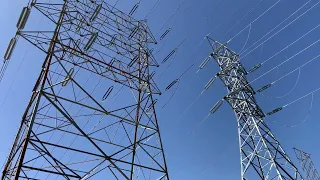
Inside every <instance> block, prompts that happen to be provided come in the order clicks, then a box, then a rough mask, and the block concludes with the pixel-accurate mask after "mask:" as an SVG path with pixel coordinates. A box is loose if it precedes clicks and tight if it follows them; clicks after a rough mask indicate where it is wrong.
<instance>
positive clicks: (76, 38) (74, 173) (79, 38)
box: [2, 0, 169, 180]
mask: <svg viewBox="0 0 320 180" xmlns="http://www.w3.org/2000/svg"><path fill="white" fill-rule="evenodd" d="M31 9H32V13H31V15H30V17H31V16H32V15H33V13H34V12H38V13H40V14H42V15H44V16H45V17H47V18H48V19H49V20H50V22H48V23H47V25H46V26H43V27H42V28H43V30H41V31H40V30H28V31H27V30H24V29H27V26H26V28H24V25H21V24H25V23H26V21H27V19H28V17H29V14H30V10H31ZM34 10H35V11H34ZM27 25H28V24H27ZM17 26H18V31H17V35H16V38H14V40H17V39H18V37H19V39H25V40H27V41H28V42H30V43H31V44H33V45H34V46H36V47H37V48H38V49H39V50H40V51H42V52H43V53H44V56H45V60H44V63H43V65H42V69H41V72H40V75H39V77H38V79H37V81H36V84H35V86H34V89H33V91H32V96H31V99H30V102H29V103H28V106H27V108H26V110H25V113H24V115H23V117H22V121H21V125H20V127H19V131H18V133H17V136H16V138H15V140H14V143H13V146H12V150H11V152H10V154H9V157H8V160H7V162H6V165H5V168H4V170H3V174H2V179H32V180H35V179H82V180H83V179H130V180H131V179H161V180H165V179H169V177H168V171H167V166H166V161H165V157H164V151H163V146H162V142H161V138H160V131H159V126H158V121H157V116H156V112H155V107H154V106H155V103H156V99H155V97H156V96H157V95H159V94H160V91H159V89H158V88H157V86H156V84H155V83H154V81H153V79H152V69H153V68H154V67H157V66H158V64H157V62H156V61H155V59H154V57H153V56H152V55H151V54H150V53H149V50H148V44H150V43H156V41H155V38H154V37H153V36H152V34H151V32H150V30H149V28H148V26H147V25H146V22H145V21H137V20H135V19H133V18H132V17H130V16H128V15H126V14H124V13H122V12H121V11H119V10H118V9H116V8H114V7H112V6H110V5H109V4H107V3H105V2H103V1H102V0H91V1H88V0H59V1H54V2H52V3H50V1H49V2H39V1H36V0H33V1H32V2H31V3H30V4H29V5H28V6H27V7H25V8H24V11H23V12H22V15H21V17H20V19H19V23H18V25H17ZM31 27H32V26H31ZM48 29H49V30H48ZM52 29H54V30H52ZM10 46H11V47H9V48H8V51H7V55H6V57H9V56H8V54H11V53H12V50H13V48H12V43H11V45H10ZM35 57H36V56H35ZM8 59H9V58H6V60H8Z"/></svg>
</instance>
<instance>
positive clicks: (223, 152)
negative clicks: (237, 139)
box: [198, 142, 236, 177]
mask: <svg viewBox="0 0 320 180" xmlns="http://www.w3.org/2000/svg"><path fill="white" fill-rule="evenodd" d="M235 145H236V143H234V142H232V143H229V144H228V145H227V148H225V149H224V150H223V151H222V152H221V153H220V155H219V156H218V157H217V158H216V160H215V161H214V162H217V161H219V160H220V159H221V158H222V157H223V156H224V155H226V154H227V152H228V151H229V149H230V148H231V147H233V146H235ZM213 167H214V163H210V164H209V166H207V167H206V168H204V169H203V171H202V172H201V173H200V174H199V176H198V177H201V176H203V175H204V173H205V172H207V171H208V170H209V169H211V168H213Z"/></svg>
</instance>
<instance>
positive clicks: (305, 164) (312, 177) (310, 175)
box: [293, 148, 320, 180]
mask: <svg viewBox="0 0 320 180" xmlns="http://www.w3.org/2000/svg"><path fill="white" fill-rule="evenodd" d="M293 150H294V152H295V154H296V157H297V159H298V160H299V163H300V165H301V167H302V170H303V172H304V175H305V176H304V177H305V178H304V179H305V180H320V176H319V174H318V171H317V169H316V167H315V166H314V164H313V162H312V160H311V157H310V154H308V153H306V152H304V151H302V150H300V149H297V148H293Z"/></svg>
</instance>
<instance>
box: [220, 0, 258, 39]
mask: <svg viewBox="0 0 320 180" xmlns="http://www.w3.org/2000/svg"><path fill="white" fill-rule="evenodd" d="M262 1H263V0H260V1H259V2H257V3H256V4H255V5H254V6H253V7H252V8H251V9H250V10H249V11H248V12H247V13H246V14H245V15H244V16H243V17H242V18H241V19H239V20H238V21H237V22H236V23H235V24H234V25H233V26H232V27H231V28H230V29H229V30H228V31H227V32H226V33H225V34H224V35H223V36H222V37H225V36H226V35H227V34H228V33H229V32H230V31H231V30H232V29H233V28H235V27H236V26H237V25H238V24H239V23H240V22H241V21H242V20H243V19H245V18H246V17H247V16H248V15H249V14H250V13H251V12H252V11H253V10H255V9H256V8H257V7H258V6H259V5H260V3H261V2H262ZM250 24H251V23H250ZM245 28H247V26H246V27H245Z"/></svg>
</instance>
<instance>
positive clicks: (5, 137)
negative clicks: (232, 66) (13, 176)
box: [0, 0, 320, 180]
mask: <svg viewBox="0 0 320 180" xmlns="http://www.w3.org/2000/svg"><path fill="white" fill-rule="evenodd" d="M156 1H157V0H142V1H141V5H140V7H139V9H138V11H137V13H136V14H135V18H136V19H143V18H144V17H145V15H146V14H147V13H148V12H149V10H150V9H151V7H152V6H153V5H154V3H155V2H156ZM278 1H279V0H269V1H263V2H261V3H260V4H259V5H258V6H257V8H255V9H254V10H253V11H252V12H251V13H249V14H248V15H247V16H246V17H245V18H244V19H242V20H241V21H240V22H239V23H238V24H237V25H236V26H235V27H234V28H232V27H233V26H234V24H235V23H237V22H238V20H240V19H241V18H242V17H243V16H244V15H245V14H246V13H247V12H248V11H249V10H250V9H251V8H252V7H253V6H254V5H255V4H256V3H257V2H258V1H257V0H246V1H245V0H224V1H223V2H222V3H221V4H220V5H219V6H218V8H215V7H216V5H217V4H219V2H220V0H200V1H195V0H185V1H184V0H174V1H172V0H160V4H159V5H158V6H156V8H155V10H154V11H152V13H151V14H150V15H149V16H148V18H147V19H148V23H149V26H150V28H151V30H152V32H153V33H154V34H156V33H157V32H159V29H160V28H161V27H162V26H163V24H164V23H165V22H166V21H167V20H168V18H169V17H170V16H171V15H172V13H173V12H174V11H175V10H176V9H177V7H178V6H179V5H180V4H181V3H182V2H183V3H184V4H183V5H182V6H181V9H179V11H177V13H176V14H175V15H174V16H173V18H172V19H171V20H170V21H169V22H168V23H167V24H166V25H165V26H164V28H163V29H162V30H161V31H160V33H159V34H158V36H157V37H156V38H157V39H159V36H160V35H161V34H162V33H163V32H164V31H165V30H166V29H168V28H169V27H170V26H172V24H173V22H174V23H175V24H174V26H173V28H172V31H171V32H170V33H169V34H168V36H166V38H165V39H164V40H162V41H159V44H158V45H157V46H155V49H156V50H155V52H156V51H157V50H158V49H159V48H160V47H161V46H162V45H163V43H164V42H166V44H165V46H164V47H163V48H162V49H161V51H160V52H159V53H158V54H156V56H155V57H156V59H157V60H158V62H161V61H162V60H163V58H165V57H166V56H167V55H168V54H169V53H170V52H171V51H172V50H173V49H174V48H176V47H177V46H178V44H179V43H180V42H181V41H182V40H183V39H184V38H185V37H186V36H188V38H187V39H186V41H185V42H184V43H183V44H182V45H181V46H180V47H179V49H178V52H177V53H176V55H175V56H174V58H170V59H169V60H168V61H167V62H166V63H165V64H163V65H162V66H160V67H159V68H158V71H157V74H156V80H157V83H158V86H159V87H160V89H161V90H162V91H164V89H165V88H166V86H167V85H168V84H169V83H171V82H172V81H173V80H174V79H176V78H177V77H178V76H180V74H181V73H182V72H184V71H185V70H186V69H187V68H188V67H189V66H190V65H191V64H192V63H193V62H195V61H196V65H195V66H193V67H192V68H191V69H190V71H188V72H187V73H186V74H185V75H184V76H183V77H182V79H181V82H180V85H179V88H178V90H177V93H176V94H175V96H174V97H173V98H172V99H171V101H170V102H169V103H168V104H167V106H165V107H164V108H162V106H163V105H164V104H165V103H166V102H167V100H168V99H169V98H170V96H171V94H172V93H173V91H174V89H175V87H174V88H172V89H170V91H168V92H165V93H164V94H163V95H162V96H161V97H160V100H159V103H158V104H157V110H158V111H157V114H158V118H159V124H160V128H161V129H160V130H161V133H162V139H163V143H164V148H165V153H166V158H167V165H168V169H169V175H170V176H171V178H172V179H177V180H178V179H191V180H193V179H227V180H228V179H230V180H233V179H239V178H240V157H239V148H238V147H239V146H238V135H237V123H236V118H235V116H234V113H233V112H232V110H231V107H229V105H227V104H224V105H223V106H222V107H221V109H219V111H218V112H217V113H216V114H214V115H211V116H210V117H209V118H208V119H207V120H206V121H205V122H204V123H202V124H201V126H199V128H198V130H197V131H196V132H195V133H194V134H193V135H192V136H191V135H190V132H191V131H192V130H193V129H194V127H195V126H197V124H198V123H199V122H200V121H201V120H202V119H203V118H204V117H205V116H207V114H208V112H209V109H210V108H211V107H212V106H213V105H214V104H215V103H216V102H217V101H218V100H220V99H221V98H222V97H223V96H224V95H226V93H227V91H226V89H225V87H224V86H223V85H222V83H221V82H220V81H217V82H215V83H214V85H213V86H212V87H211V89H210V90H208V91H206V92H205V93H204V94H203V95H202V96H200V98H199V99H198V100H197V101H196V103H195V104H194V105H193V106H192V107H191V108H190V110H189V111H187V113H186V114H184V115H183V116H182V118H181V119H180V120H179V123H177V122H176V120H177V119H178V118H179V117H180V115H181V114H182V113H183V111H184V110H185V109H186V108H187V107H188V106H189V105H190V104H191V103H192V102H193V101H194V100H195V98H196V97H197V96H198V95H199V94H200V92H201V91H202V90H203V86H204V85H205V84H206V82H207V81H208V80H209V79H210V77H212V76H213V75H214V74H216V73H217V72H218V67H217V65H216V64H215V63H214V62H210V63H209V64H208V65H207V66H206V67H205V68H204V69H203V70H202V71H200V72H199V73H197V74H196V71H197V69H198V66H199V64H200V63H201V62H202V60H203V59H204V58H205V57H206V56H207V55H208V54H209V53H210V47H209V44H208V43H207V42H206V41H203V43H202V44H200V45H199V43H200V42H201V41H202V39H203V38H204V36H205V35H206V34H208V33H210V32H212V31H213V30H214V31H213V32H212V33H211V34H210V37H212V38H214V39H216V40H218V41H221V42H226V41H228V40H229V39H230V38H231V37H233V36H234V35H236V34H237V33H238V32H239V31H241V30H242V29H243V28H245V27H248V28H247V29H245V30H244V31H243V32H242V33H240V34H239V35H238V36H237V37H236V38H234V39H233V40H232V41H231V42H230V43H229V45H228V46H229V48H231V49H233V50H234V51H236V52H239V51H241V49H242V48H243V46H244V44H245V42H246V40H247V37H248V32H249V29H250V27H249V26H248V25H249V24H250V23H251V22H252V21H253V20H255V19H256V18H257V17H259V16H260V15H261V13H263V12H264V11H266V10H267V9H268V8H270V7H271V6H272V5H274V4H275V3H276V2H278ZM108 2H110V4H114V2H115V0H112V1H111V0H110V1H108ZM307 2H308V0H299V1H298V0H295V1H292V0H291V1H290V0H280V1H279V2H278V3H277V4H276V5H275V6H274V7H273V8H272V9H270V11H268V12H267V13H265V14H264V15H263V16H261V17H260V18H259V19H258V20H256V21H254V22H253V23H252V24H251V30H250V32H251V33H250V36H249V39H248V42H247V44H246V46H245V47H244V48H243V49H244V50H245V49H247V48H248V47H250V46H251V45H252V44H254V43H255V42H256V41H257V40H259V39H260V38H261V37H263V36H264V35H265V34H266V33H267V32H269V31H270V30H271V29H273V28H274V27H275V26H276V25H278V24H279V23H280V22H282V21H283V20H284V19H285V18H287V17H288V16H289V15H290V14H292V13H293V12H294V11H296V10H297V9H298V8H300V7H301V6H303V5H304V4H305V3H307ZM318 2H319V1H318V0H310V1H309V2H308V3H307V4H306V5H305V6H304V7H303V8H302V9H301V10H300V11H299V12H297V13H296V14H295V15H294V16H292V17H291V18H289V19H288V20H287V21H285V22H284V23H283V24H282V25H280V26H279V27H278V28H277V29H276V30H274V31H273V32H272V33H270V34H269V35H268V36H266V38H265V39H267V38H268V37H270V36H271V35H272V34H274V32H276V31H277V30H279V29H281V28H283V27H284V26H286V25H287V24H288V23H289V22H291V21H292V20H293V19H295V18H296V17H298V16H299V15H301V14H302V13H303V12H305V11H306V10H307V9H308V8H310V7H312V6H313V5H315V4H316V3H318ZM135 3H136V1H127V0H120V1H119V3H118V4H117V6H116V7H117V8H119V9H120V10H122V11H124V12H129V11H130V9H131V7H132V6H133V5H134V4H135ZM26 4H27V1H26V0H23V1H9V0H4V1H3V2H2V5H1V6H0V23H1V24H2V26H1V27H2V28H1V30H0V31H1V33H0V49H1V50H2V52H3V53H4V51H5V49H6V47H7V44H8V42H9V40H10V38H11V37H12V36H13V35H14V34H15V31H16V27H15V25H16V22H17V19H18V17H19V15H20V11H21V9H22V7H23V6H25V5H26ZM189 5H191V6H190V8H188V10H187V11H185V12H184V9H186V8H187V7H189ZM234 9H236V10H237V11H236V12H235V13H234V14H232V15H231V16H230V17H229V18H228V19H227V20H225V21H224V19H225V18H226V17H227V16H228V15H229V14H230V13H232V12H233V11H234ZM212 11H213V12H212ZM211 12H212V13H211ZM209 13H211V14H210V15H209V16H207V15H208V14H209ZM206 17H208V18H206ZM318 17H320V3H319V5H316V6H315V7H314V8H313V9H311V10H310V11H309V12H307V13H306V14H305V15H302V16H301V17H300V18H299V19H297V20H296V21H295V22H293V23H292V24H290V25H289V26H287V27H286V28H284V29H283V30H282V31H281V32H279V33H278V34H276V35H275V36H274V37H272V38H271V39H270V40H268V41H267V42H265V43H264V44H263V48H261V46H260V47H258V48H257V49H256V50H254V51H252V53H250V54H249V55H247V56H246V57H245V58H243V59H242V60H241V61H242V62H243V65H244V66H245V67H246V68H247V69H250V68H251V67H253V66H254V65H255V64H258V63H260V62H263V61H264V60H266V59H268V58H269V57H272V56H273V55H274V54H275V53H277V52H279V51H280V50H281V49H283V48H284V47H286V46H287V45H289V44H290V43H291V42H293V41H295V40H296V39H297V38H299V37H301V36H302V35H303V34H305V33H306V32H308V31H309V30H311V29H312V28H314V27H316V26H317V25H318V24H320V20H319V18H318ZM31 18H33V20H32V21H34V22H39V21H40V19H41V18H40V17H34V16H31ZM205 18H206V19H205ZM176 19H177V20H176ZM203 20H205V21H203ZM45 21H46V19H45V18H43V19H42V20H41V22H40V25H39V26H38V27H42V26H45ZM201 21H203V23H201V24H200V26H199V27H198V28H196V29H195V27H197V25H198V24H199V22H201ZM35 24H38V23H35ZM217 26H218V28H216V27H217ZM28 27H30V26H28ZM30 28H32V29H37V27H36V26H33V27H30ZM231 28H232V29H231ZM194 29H195V30H194ZM230 29H231V31H229V30H230ZM190 32H192V34H190ZM227 32H228V33H227ZM226 33H227V34H226ZM188 34H190V35H188ZM319 38H320V27H319V28H316V29H315V30H314V31H312V32H310V33H309V34H308V35H306V36H305V37H303V38H302V39H301V40H299V41H297V42H296V43H295V44H294V45H292V46H290V47H289V48H287V49H286V50H284V51H282V52H281V53H279V54H278V55H276V56H274V57H273V58H271V59H270V60H269V61H268V62H267V63H266V64H265V65H264V66H262V67H261V68H260V69H259V70H258V71H256V72H254V73H252V74H250V75H248V79H249V81H250V80H254V79H255V78H257V77H259V76H260V75H263V74H264V73H265V72H267V71H268V70H270V69H271V68H273V67H274V66H276V65H278V64H279V63H281V62H284V61H285V60H286V59H288V58H290V57H291V56H293V55H295V54H296V53H297V52H299V51H300V50H302V49H304V48H306V47H307V46H309V45H310V44H312V43H313V42H315V41H317V40H318V39H319ZM198 45H199V48H197V49H196V50H195V48H196V47H197V46H198ZM319 48H320V44H319V43H316V44H314V45H313V46H312V47H310V48H308V49H307V50H305V51H304V52H302V53H300V54H299V55H297V56H295V57H294V58H292V59H291V60H290V61H288V62H287V63H285V64H283V65H282V66H280V67H279V68H277V69H275V70H273V71H271V72H270V73H268V74H267V75H265V76H263V77H262V78H261V79H258V80H257V81H255V82H254V83H253V84H252V86H253V87H254V88H255V89H258V88H260V87H262V86H264V85H266V84H268V83H271V82H272V81H274V80H276V79H277V77H281V76H283V75H285V74H287V73H289V72H290V71H292V70H294V69H296V68H297V67H299V66H300V65H302V64H303V63H305V62H307V61H308V60H310V59H312V58H313V57H315V56H317V55H318V54H320V53H319ZM33 49H34V47H32V46H31V45H30V44H28V43H26V42H25V41H23V40H20V41H19V43H18V45H17V48H16V49H15V52H14V55H13V57H12V59H11V63H10V65H9V67H8V69H7V72H6V74H5V77H4V79H3V81H2V82H1V84H0V121H1V126H0V137H1V145H0V165H1V166H2V164H3V163H4V161H5V159H6V157H7V155H8V154H9V150H10V148H11V145H12V142H13V139H14V136H15V134H16V131H17V127H18V124H19V123H20V120H21V116H22V113H23V111H24V109H25V107H26V104H27V102H28V100H29V97H30V95H31V90H32V87H33V85H34V83H35V79H36V77H37V76H38V74H39V71H40V66H41V62H42V60H43V59H42V56H41V55H38V54H34V53H33V52H38V51H34V50H33ZM26 51H28V52H27V54H26V55H25V53H26ZM193 52H195V53H193ZM240 57H241V56H240ZM172 61H173V63H172V65H171V66H170V67H169V69H168V70H167V71H166V72H165V73H164V74H163V76H161V77H159V76H160V74H162V73H163V72H164V71H165V69H166V67H167V65H168V64H169V63H170V62H172ZM319 67H320V59H316V60H314V61H312V62H311V63H310V64H308V65H306V66H304V67H302V68H301V69H300V76H298V75H299V71H295V72H293V73H292V74H290V75H289V76H287V77H286V78H284V79H282V80H281V81H278V82H277V83H275V84H274V85H273V86H272V87H271V88H270V89H268V90H267V91H265V92H264V95H262V94H257V96H256V98H257V101H258V103H259V104H260V106H261V107H262V109H263V110H264V112H265V113H267V112H269V111H271V110H273V109H275V108H277V107H280V106H283V105H285V104H287V103H289V102H292V101H293V100H295V99H297V98H299V97H301V96H303V95H305V94H307V93H309V92H311V91H313V90H315V89H317V88H319V87H320V83H319V81H318V76H319V75H318V74H319ZM297 77H299V81H298V82H297V85H296V87H295V88H294V89H293V90H292V92H291V93H289V94H288V95H286V94H287V93H288V92H290V91H291V89H292V88H293V87H294V85H295V83H296V81H297ZM283 95H286V96H284V97H282V96H283ZM311 99H312V98H311V96H307V97H306V98H304V99H301V100H300V101H298V102H296V103H294V104H292V105H290V106H288V107H287V108H285V109H284V110H283V111H281V112H279V113H277V114H275V115H273V116H270V117H267V118H266V119H265V121H266V122H267V124H268V125H269V126H270V128H271V129H272V131H273V132H274V134H275V136H276V137H277V139H278V140H279V141H280V143H281V144H282V147H283V148H284V149H285V150H286V152H287V153H288V154H289V155H290V157H291V159H292V160H293V161H294V162H295V163H296V165H297V166H298V167H300V166H299V165H298V164H297V161H296V158H295V156H294V153H293V150H292V147H297V148H300V149H302V150H304V151H306V152H308V153H310V154H312V158H313V161H314V163H315V165H316V166H317V167H319V168H320V163H319V162H320V153H319V152H320V151H319V150H320V147H319V146H318V144H317V142H318V141H317V140H318V139H317V137H319V135H320V131H319V130H318V129H319V127H320V121H319V117H320V112H319V111H318V109H319V108H320V92H316V93H314V95H313V103H312V109H311V112H309V109H310V102H311ZM307 116H308V119H307V120H306V121H305V122H304V123H302V124H299V122H301V121H303V120H304V119H305V118H306V117H307ZM295 124H299V126H297V127H287V126H290V125H295Z"/></svg>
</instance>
